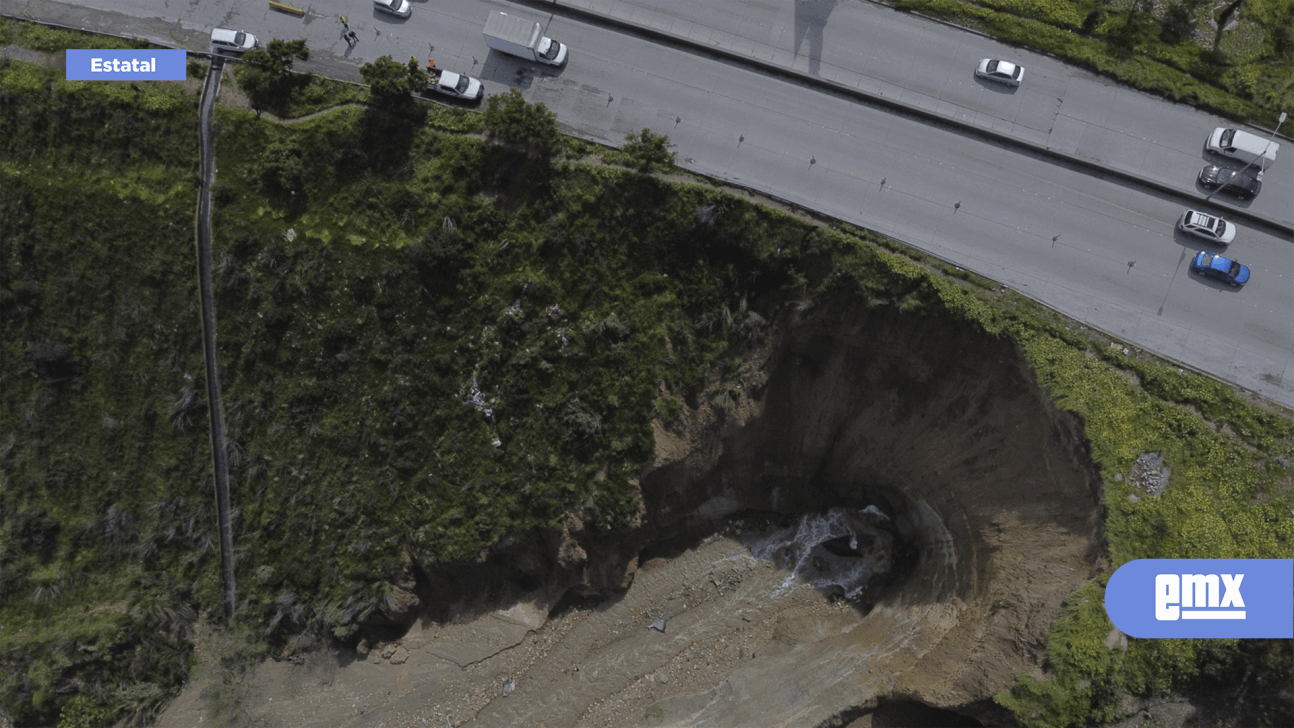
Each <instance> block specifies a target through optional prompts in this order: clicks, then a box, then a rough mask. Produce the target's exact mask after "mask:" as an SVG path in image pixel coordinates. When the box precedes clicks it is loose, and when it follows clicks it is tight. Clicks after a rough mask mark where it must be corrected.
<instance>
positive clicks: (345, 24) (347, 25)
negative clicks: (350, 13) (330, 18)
mask: <svg viewBox="0 0 1294 728" xmlns="http://www.w3.org/2000/svg"><path fill="white" fill-rule="evenodd" d="M337 17H338V19H340V20H341V24H342V26H344V27H345V28H346V30H350V23H349V22H347V21H346V16H345V15H338V16H337Z"/></svg>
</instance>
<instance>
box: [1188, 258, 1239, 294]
mask: <svg viewBox="0 0 1294 728" xmlns="http://www.w3.org/2000/svg"><path fill="white" fill-rule="evenodd" d="M1191 272H1192V273H1199V274H1200V275H1202V276H1209V277H1210V278H1217V279H1218V280H1220V281H1223V282H1225V283H1229V284H1231V285H1233V286H1243V285H1244V284H1246V283H1248V282H1249V266H1246V265H1240V263H1238V262H1236V261H1234V260H1232V259H1230V258H1224V257H1223V256H1221V255H1214V254H1213V253H1204V252H1201V253H1196V254H1195V257H1194V258H1192V259H1191Z"/></svg>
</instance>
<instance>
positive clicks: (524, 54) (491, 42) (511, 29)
mask: <svg viewBox="0 0 1294 728" xmlns="http://www.w3.org/2000/svg"><path fill="white" fill-rule="evenodd" d="M484 35H485V44H486V45H488V46H489V47H491V48H493V49H494V50H496V51H499V52H500V53H507V54H508V55H510V56H516V57H518V58H524V59H526V60H527V61H536V62H538V63H546V64H548V65H550V66H564V65H566V46H564V45H562V44H561V43H558V42H557V41H555V40H553V39H552V38H545V37H544V29H543V27H542V26H540V25H539V23H536V22H534V21H533V20H526V19H525V18H522V17H518V16H516V15H508V14H507V13H505V12H502V11H496V12H493V13H490V17H488V18H486V19H485V33H484Z"/></svg>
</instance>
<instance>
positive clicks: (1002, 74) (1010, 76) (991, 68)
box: [975, 58, 1024, 86]
mask: <svg viewBox="0 0 1294 728" xmlns="http://www.w3.org/2000/svg"><path fill="white" fill-rule="evenodd" d="M975 75H976V76H978V77H980V78H983V79H987V80H989V81H997V82H998V83H1005V84H1007V85H1008V86H1019V85H1020V82H1021V81H1023V80H1024V66H1021V65H1018V64H1015V63H1011V62H1010V61H1000V60H998V59H996V58H985V59H984V60H982V61H980V62H979V66H978V67H976V68H975Z"/></svg>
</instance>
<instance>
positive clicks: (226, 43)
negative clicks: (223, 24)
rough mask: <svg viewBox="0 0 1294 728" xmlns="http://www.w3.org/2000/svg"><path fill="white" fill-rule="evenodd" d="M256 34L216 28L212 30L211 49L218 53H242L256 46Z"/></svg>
mask: <svg viewBox="0 0 1294 728" xmlns="http://www.w3.org/2000/svg"><path fill="white" fill-rule="evenodd" d="M256 45H257V43H256V36H254V35H252V34H251V33H246V32H243V31H241V30H225V29H224V28H216V29H215V30H213V31H211V49H212V50H213V51H215V52H217V53H220V52H222V51H223V52H225V53H242V52H243V51H250V50H251V49H253V48H255V47H256Z"/></svg>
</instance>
